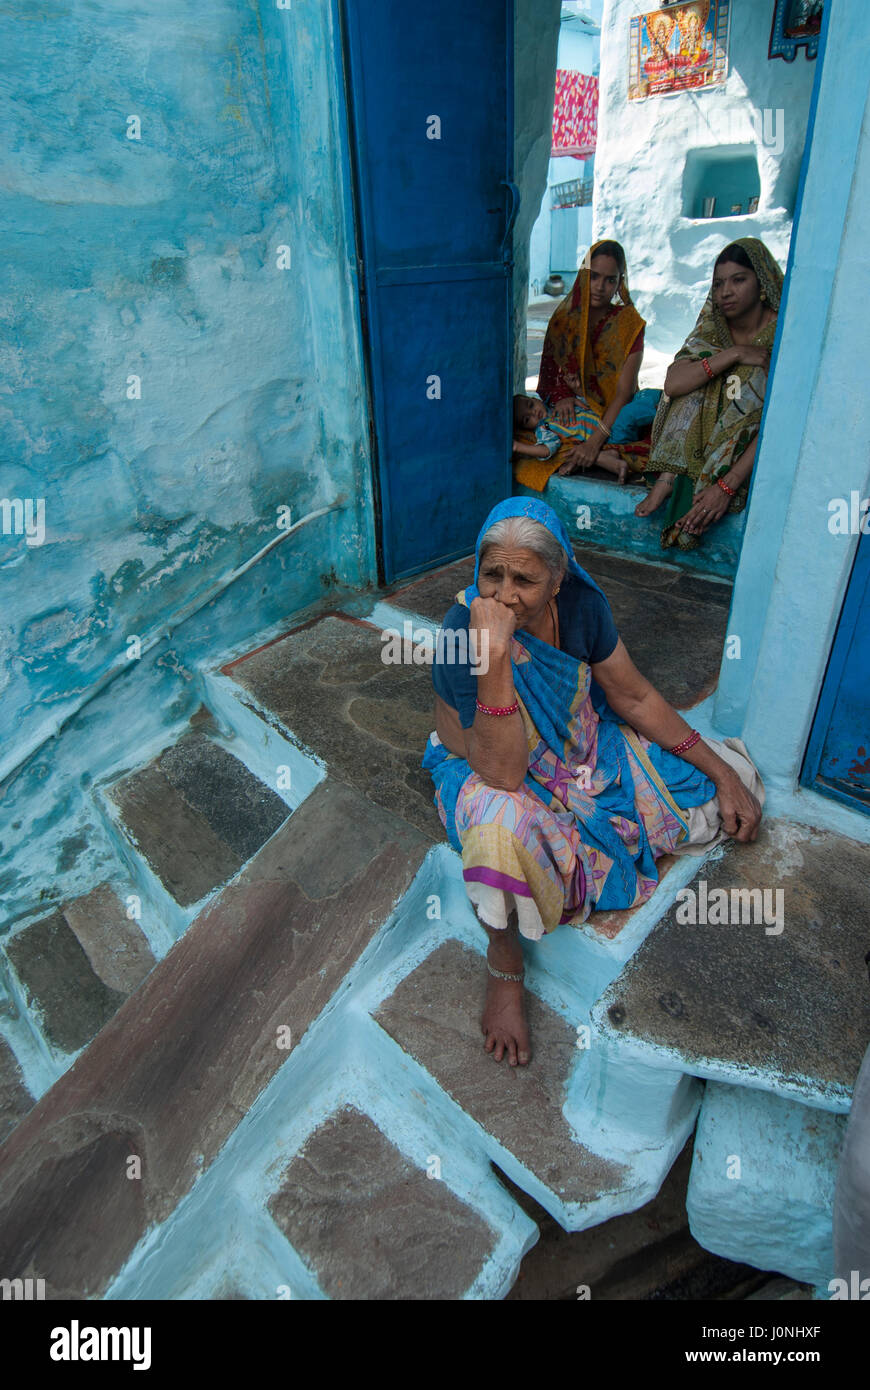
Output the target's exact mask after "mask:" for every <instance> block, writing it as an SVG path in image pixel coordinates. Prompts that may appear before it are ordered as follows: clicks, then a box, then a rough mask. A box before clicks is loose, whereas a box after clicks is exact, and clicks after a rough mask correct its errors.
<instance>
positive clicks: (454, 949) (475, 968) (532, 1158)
mask: <svg viewBox="0 0 870 1390" xmlns="http://www.w3.org/2000/svg"><path fill="white" fill-rule="evenodd" d="M484 988H485V966H484V961H483V959H482V957H481V956H479V955H478V954H477V953H476V952H474V951H471V950H469V949H468V948H467V947H465V946H463V945H461V944H460V943H459V942H457V941H448V942H445V943H444V944H443V945H441V946H439V947H438V948H437V949H436V950H435V951H433V952H432V953H431V955H429V956H427V958H426V959H425V960H424V961H423V962H422V964H420V965H419V966H417V968H416V969H415V970H413V971H411V973H410V974H409V975H407V976H406V977H405V979H404V980H402V981H401V983H400V984H399V985H398V986H397V988H396V989H395V990H394V991H393V993H392V994H391V995H390V997H389V998H388V999H386V1000H384V1002H383V1003H382V1004H381V1005H380V1006H379V1007H378V1009H377V1010H376V1012H375V1014H374V1017H375V1020H376V1022H377V1023H379V1024H380V1026H381V1027H382V1028H383V1029H384V1030H385V1031H386V1032H387V1033H389V1035H390V1037H392V1038H393V1039H394V1040H395V1041H396V1042H397V1043H398V1044H399V1046H400V1047H401V1048H402V1049H403V1050H404V1051H405V1052H407V1053H409V1054H410V1055H411V1056H412V1057H414V1058H415V1059H416V1060H417V1061H418V1062H419V1063H420V1064H421V1066H423V1067H424V1068H425V1069H426V1070H427V1071H428V1072H429V1074H430V1075H431V1076H432V1077H433V1078H434V1079H435V1080H436V1081H437V1082H438V1083H439V1085H440V1086H441V1087H442V1088H443V1090H444V1091H446V1092H447V1094H448V1095H449V1096H451V1097H452V1099H453V1100H454V1101H455V1102H456V1103H457V1104H458V1105H459V1106H461V1108H462V1109H463V1110H464V1111H465V1112H466V1113H467V1114H468V1115H470V1116H471V1117H472V1118H473V1119H474V1120H476V1121H477V1122H478V1124H479V1125H480V1126H481V1127H482V1128H483V1129H484V1130H485V1131H486V1132H487V1134H490V1135H492V1137H493V1139H495V1140H496V1141H497V1142H498V1143H499V1144H500V1145H502V1146H503V1147H504V1148H505V1149H507V1150H508V1151H509V1152H510V1153H512V1154H513V1155H514V1157H515V1158H516V1159H517V1160H518V1161H519V1162H520V1163H521V1164H522V1165H523V1166H524V1167H525V1168H527V1169H528V1170H529V1171H530V1172H532V1173H533V1174H534V1175H535V1176H536V1177H537V1178H538V1179H539V1181H540V1182H541V1183H542V1184H543V1185H544V1186H545V1187H547V1188H549V1189H550V1191H552V1192H553V1193H554V1194H555V1195H556V1196H557V1198H558V1199H559V1200H560V1201H561V1202H565V1203H578V1204H582V1203H584V1202H587V1201H590V1200H594V1199H596V1198H598V1197H600V1196H601V1195H602V1194H604V1193H609V1192H617V1191H619V1190H620V1188H621V1186H622V1182H623V1178H624V1176H625V1174H626V1169H625V1168H624V1166H623V1165H621V1164H619V1163H614V1162H612V1161H610V1160H609V1159H605V1158H601V1157H600V1156H599V1155H597V1154H595V1153H593V1152H592V1151H591V1150H589V1149H587V1148H585V1147H584V1146H583V1145H582V1144H580V1143H578V1142H577V1140H576V1139H575V1137H574V1135H573V1133H572V1131H571V1128H570V1126H569V1125H568V1122H567V1121H566V1120H565V1118H564V1116H563V1114H562V1103H563V1100H564V1094H563V1092H564V1087H565V1082H566V1079H567V1076H568V1072H569V1070H570V1068H571V1065H572V1062H573V1061H574V1058H575V1056H576V1041H577V1040H576V1035H575V1033H574V1031H573V1030H572V1028H571V1027H570V1026H569V1024H567V1023H566V1022H565V1021H564V1019H562V1018H560V1017H559V1015H558V1014H556V1013H555V1012H554V1011H553V1010H552V1009H551V1008H550V1007H549V1006H548V1005H547V1004H545V1003H544V1002H543V1001H542V1000H541V999H539V998H538V996H537V995H535V994H534V993H532V992H531V991H529V992H528V994H527V1007H528V1017H529V1026H530V1029H531V1035H532V1061H531V1063H530V1065H529V1066H528V1067H511V1066H509V1064H508V1063H507V1062H506V1061H504V1060H502V1062H501V1063H495V1062H494V1061H493V1059H492V1057H491V1056H488V1055H487V1054H486V1053H485V1052H484V1050H483V1038H482V1035H481V1032H480V1013H481V1009H482V1006H483V992H484Z"/></svg>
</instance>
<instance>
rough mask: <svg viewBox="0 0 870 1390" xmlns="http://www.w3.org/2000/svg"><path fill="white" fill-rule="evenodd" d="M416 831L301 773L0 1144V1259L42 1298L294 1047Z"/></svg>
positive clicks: (415, 860) (104, 1272)
mask: <svg viewBox="0 0 870 1390" xmlns="http://www.w3.org/2000/svg"><path fill="white" fill-rule="evenodd" d="M429 845H430V842H429V840H428V839H427V838H426V837H425V836H423V835H420V834H419V833H418V832H416V831H414V830H412V829H411V828H410V827H409V826H408V825H407V824H405V823H404V822H402V821H401V820H399V819H398V818H396V817H394V816H391V815H389V814H388V813H387V812H384V811H379V810H377V809H376V808H375V807H373V806H371V805H370V804H369V803H368V802H366V801H365V799H364V798H363V797H361V796H360V795H359V794H358V793H357V792H355V791H354V790H353V789H351V788H348V787H344V786H342V785H341V784H339V783H335V782H332V781H329V780H327V781H326V782H324V783H322V784H321V785H320V786H319V787H317V788H316V789H315V791H314V792H312V793H311V795H310V796H309V797H308V798H307V800H306V801H305V802H304V803H303V804H302V805H301V806H300V807H299V809H298V810H297V811H296V812H295V813H294V815H293V816H292V817H291V818H290V819H289V820H287V821H285V823H284V824H283V825H282V826H281V827H280V828H279V830H278V831H277V832H276V833H275V834H274V835H273V836H272V837H271V839H270V840H269V841H268V843H267V844H266V845H264V847H263V848H262V849H261V850H260V851H259V853H258V854H256V855H255V856H254V857H253V859H251V860H250V861H249V863H248V864H247V865H246V866H245V868H244V869H243V870H242V872H241V873H240V874H239V875H238V877H237V878H236V880H235V881H234V882H233V883H232V884H230V885H229V886H228V887H226V888H225V889H224V890H223V891H222V892H221V893H220V894H219V895H218V896H217V898H215V899H214V900H213V901H212V902H211V903H210V904H209V905H208V906H207V907H206V909H205V910H204V911H202V912H201V913H200V915H199V916H198V917H197V918H196V920H195V921H194V922H193V923H192V924H191V926H190V927H189V929H188V930H187V932H186V933H185V934H184V936H183V937H182V938H181V939H180V940H179V941H177V942H176V944H175V945H174V946H173V948H172V949H171V950H170V951H169V953H168V954H167V955H166V956H165V958H164V959H163V960H162V961H160V962H159V963H158V964H157V965H155V966H154V968H153V969H152V970H151V972H150V974H149V975H148V976H147V977H146V978H145V980H144V981H143V982H142V984H141V985H140V986H139V988H138V989H137V990H136V992H135V993H134V994H133V995H132V996H131V998H130V999H128V1000H127V1002H126V1003H125V1004H123V1006H122V1007H121V1008H120V1009H119V1010H118V1012H117V1013H116V1014H115V1016H114V1017H113V1018H111V1019H110V1020H109V1021H108V1022H107V1023H106V1024H105V1026H104V1027H103V1028H102V1030H101V1031H100V1032H99V1033H98V1035H97V1037H96V1038H95V1039H94V1041H93V1042H92V1043H91V1044H90V1046H89V1047H88V1048H87V1049H86V1051H85V1052H84V1053H83V1054H82V1056H81V1057H79V1058H78V1060H77V1062H76V1064H75V1066H74V1067H72V1068H71V1069H70V1070H69V1071H67V1072H66V1073H65V1074H64V1075H63V1076H62V1077H61V1078H60V1079H59V1080H58V1081H57V1082H56V1083H55V1085H54V1086H53V1087H52V1088H51V1089H50V1090H49V1091H48V1092H47V1093H46V1094H45V1095H44V1096H43V1097H42V1099H41V1100H40V1101H39V1103H38V1104H37V1105H35V1106H34V1108H33V1109H32V1110H31V1111H30V1112H29V1114H27V1115H26V1116H25V1117H24V1118H23V1119H22V1120H21V1122H20V1123H19V1124H18V1125H17V1127H16V1128H15V1129H14V1130H13V1131H12V1133H11V1134H10V1135H9V1137H8V1138H7V1139H6V1142H5V1143H4V1144H2V1146H0V1269H2V1270H4V1271H7V1270H8V1271H10V1273H9V1277H18V1276H19V1275H22V1276H23V1275H24V1274H25V1273H26V1272H27V1271H28V1270H30V1271H32V1272H34V1273H35V1274H36V1275H37V1276H38V1277H40V1278H44V1279H45V1280H46V1284H47V1289H48V1296H49V1297H61V1298H97V1297H100V1296H102V1294H103V1293H104V1291H105V1290H106V1288H107V1287H108V1285H109V1284H110V1282H111V1281H112V1280H113V1279H115V1278H116V1276H117V1275H118V1274H119V1272H120V1270H121V1269H122V1268H123V1267H124V1266H125V1264H126V1262H127V1260H128V1259H129V1258H130V1256H131V1254H132V1252H133V1251H134V1250H135V1249H136V1247H137V1245H138V1244H139V1243H140V1241H142V1239H143V1237H144V1236H145V1234H146V1232H147V1231H148V1230H149V1229H150V1228H152V1227H155V1226H158V1225H160V1224H161V1223H163V1222H165V1221H167V1220H168V1219H169V1218H170V1217H171V1216H172V1215H173V1213H174V1212H175V1209H176V1207H177V1206H178V1204H179V1202H180V1201H181V1199H182V1197H184V1196H185V1195H186V1194H187V1193H188V1192H189V1190H190V1188H191V1187H192V1186H193V1184H194V1183H195V1182H196V1180H197V1179H198V1178H199V1177H200V1176H201V1175H203V1174H204V1173H205V1172H206V1170H208V1169H209V1168H210V1166H211V1164H212V1162H213V1161H214V1159H215V1158H216V1156H217V1155H218V1154H219V1153H220V1151H221V1149H222V1147H223V1146H224V1144H225V1143H226V1141H227V1139H228V1137H229V1136H230V1135H231V1134H232V1133H233V1132H234V1130H235V1129H236V1128H237V1126H238V1125H239V1122H240V1121H241V1120H242V1119H243V1118H244V1117H245V1115H246V1114H247V1112H248V1110H249V1109H250V1107H251V1106H252V1104H253V1102H254V1101H255V1100H256V1098H257V1096H258V1095H259V1094H260V1092H261V1091H262V1090H263V1089H264V1087H265V1086H266V1085H267V1084H268V1083H269V1081H270V1080H271V1078H272V1077H274V1076H275V1075H276V1073H277V1072H278V1070H279V1069H280V1067H281V1065H282V1063H283V1062H284V1061H285V1060H286V1059H287V1058H288V1057H291V1056H292V1052H293V1050H294V1049H295V1048H296V1047H297V1046H298V1044H299V1042H300V1040H301V1039H302V1038H303V1037H304V1035H305V1034H306V1032H307V1030H308V1028H309V1026H310V1025H311V1024H312V1023H313V1022H314V1020H315V1019H316V1018H317V1017H318V1016H319V1015H320V1014H321V1013H322V1012H323V1010H324V1009H325V1008H326V1006H327V1005H328V1004H329V1003H330V1001H331V1000H332V998H333V996H334V995H335V994H336V992H337V991H338V990H339V987H340V986H341V984H342V981H343V980H344V979H345V977H346V975H347V974H348V972H349V971H350V970H351V969H352V968H353V967H354V966H355V964H356V962H357V961H358V960H359V957H360V956H361V954H362V952H363V951H364V950H365V948H366V947H367V946H368V944H369V943H370V942H371V940H372V939H373V937H374V936H375V934H376V932H377V931H378V928H379V927H380V926H381V924H382V923H383V922H385V921H386V920H387V919H388V917H389V916H390V913H391V911H392V909H393V907H394V905H395V903H396V902H397V901H398V899H399V898H400V897H401V896H402V895H403V894H404V893H405V891H406V890H407V888H408V887H409V885H410V884H411V882H412V881H413V879H414V876H415V874H416V872H417V869H418V867H419V865H420V862H421V860H422V858H423V856H424V854H425V853H426V851H427V849H428V847H429ZM67 930H68V931H70V935H72V933H71V929H69V928H68V929H67ZM76 945H77V946H78V943H77V941H76ZM78 949H79V950H80V951H81V947H78ZM81 953H82V958H83V959H84V960H85V961H87V958H86V957H85V956H84V952H83V951H82V952H81ZM300 1103H302V1102H300ZM131 1158H132V1159H138V1160H139V1164H138V1165H134V1168H135V1169H136V1171H133V1172H131V1169H130V1162H129V1161H130V1159H131Z"/></svg>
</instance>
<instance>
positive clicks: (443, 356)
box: [344, 0, 519, 580]
mask: <svg viewBox="0 0 870 1390" xmlns="http://www.w3.org/2000/svg"><path fill="white" fill-rule="evenodd" d="M344 15H345V31H346V37H347V66H348V87H349V106H350V114H351V130H352V145H353V154H354V164H355V183H356V192H357V223H358V232H359V243H360V250H361V255H362V261H363V265H362V277H361V280H362V286H363V324H364V331H365V334H366V339H367V356H368V363H369V382H370V393H371V401H372V416H373V427H374V428H373V432H374V436H375V438H374V451H375V455H376V460H377V466H376V475H377V476H376V485H377V486H376V492H377V501H378V507H379V514H380V546H381V559H382V568H383V573H384V577H385V579H387V580H393V579H396V578H399V577H401V576H404V575H410V574H413V573H415V572H417V571H420V570H423V569H427V568H429V567H430V566H432V565H434V564H436V563H438V562H441V561H445V560H450V559H455V558H457V557H459V556H461V555H467V554H468V553H469V551H471V550H472V549H473V547H474V540H475V537H476V535H477V531H478V528H479V526H480V523H481V522H482V521H483V519H484V517H485V515H486V513H487V511H488V510H489V509H490V508H491V507H492V506H493V505H494V504H495V503H496V502H498V501H500V500H501V498H503V497H506V496H508V495H509V494H510V492H511V476H510V462H509V460H510V452H511V443H510V441H511V414H510V392H511V361H512V338H511V327H512V324H511V320H512V314H511V270H512V251H511V243H512V237H511V230H512V226H513V220H514V218H515V216H516V211H517V203H518V197H519V195H518V193H517V191H516V188H515V186H514V184H513V169H512V151H513V100H512V96H513V20H512V16H513V4H512V0H478V2H477V3H475V4H471V5H469V4H468V3H466V0H462V3H460V0H436V3H432V4H425V3H424V4H409V3H408V0H345V6H344Z"/></svg>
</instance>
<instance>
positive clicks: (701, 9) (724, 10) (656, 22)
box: [628, 0, 731, 101]
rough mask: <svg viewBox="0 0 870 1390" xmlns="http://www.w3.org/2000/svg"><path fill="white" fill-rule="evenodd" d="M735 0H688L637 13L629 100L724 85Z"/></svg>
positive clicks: (632, 27)
mask: <svg viewBox="0 0 870 1390" xmlns="http://www.w3.org/2000/svg"><path fill="white" fill-rule="evenodd" d="M730 8H731V0H688V3H683V4H675V5H668V6H667V7H666V8H665V9H661V10H650V11H649V12H648V13H646V14H639V15H635V16H634V18H633V19H632V20H631V24H630V31H629V32H630V41H629V60H628V99H629V101H644V100H645V99H646V98H647V97H658V96H667V95H669V94H670V93H672V92H685V91H696V90H697V89H698V88H702V87H721V86H722V85H723V83H724V82H725V79H726V77H727V76H728V17H729V13H730Z"/></svg>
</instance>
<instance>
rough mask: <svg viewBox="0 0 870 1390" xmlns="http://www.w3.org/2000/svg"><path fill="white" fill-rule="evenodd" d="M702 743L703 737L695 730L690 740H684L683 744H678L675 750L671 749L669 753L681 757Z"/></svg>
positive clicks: (690, 735)
mask: <svg viewBox="0 0 870 1390" xmlns="http://www.w3.org/2000/svg"><path fill="white" fill-rule="evenodd" d="M700 741H701V735H700V734H699V733H698V731H697V729H693V730H692V732H691V733H690V734H689V736H688V738H684V739H683V741H682V743H678V744H677V745H676V747H675V748H669V749H668V752H669V753H676V754H677V755H678V756H679V754H680V753H687V752H688V751H689V749H690V748H694V746H695V744H696V743H700Z"/></svg>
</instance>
